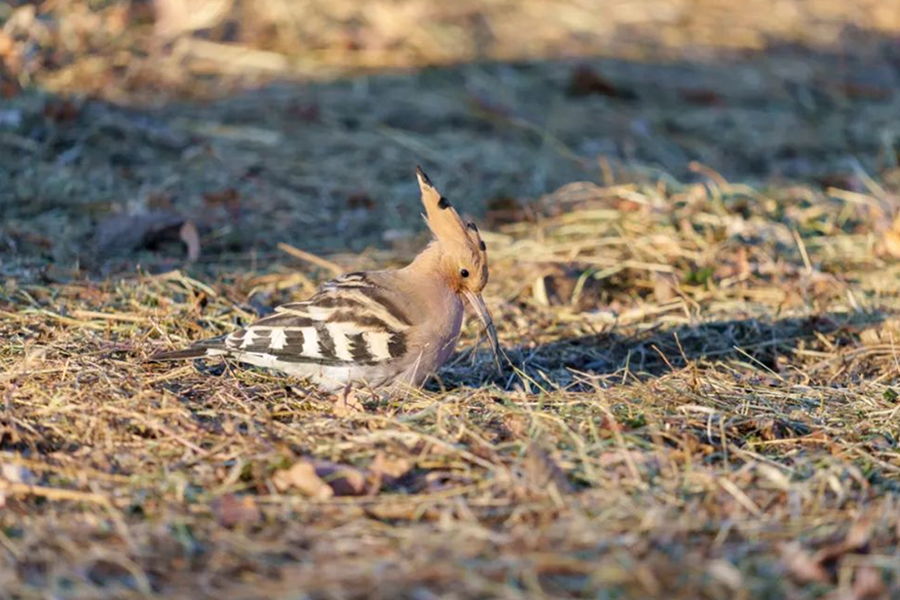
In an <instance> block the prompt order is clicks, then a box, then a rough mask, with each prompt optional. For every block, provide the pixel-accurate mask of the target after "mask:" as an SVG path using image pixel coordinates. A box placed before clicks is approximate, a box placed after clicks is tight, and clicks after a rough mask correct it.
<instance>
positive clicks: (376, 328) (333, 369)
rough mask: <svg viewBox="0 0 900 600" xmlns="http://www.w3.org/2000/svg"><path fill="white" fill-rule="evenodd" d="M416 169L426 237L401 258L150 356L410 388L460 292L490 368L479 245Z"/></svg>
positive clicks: (440, 345)
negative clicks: (406, 260)
mask: <svg viewBox="0 0 900 600" xmlns="http://www.w3.org/2000/svg"><path fill="white" fill-rule="evenodd" d="M416 175H417V177H418V180H419V189H420V191H421V194H422V204H423V205H424V207H425V215H424V216H425V221H426V223H427V224H428V227H429V229H431V231H432V233H433V234H434V237H435V239H434V241H432V242H431V243H430V244H429V245H428V246H427V247H426V248H425V249H424V250H422V252H420V253H419V254H418V255H417V256H416V257H415V259H413V261H412V262H411V263H410V264H409V265H407V266H406V267H404V268H402V269H396V270H384V271H370V272H365V273H348V274H346V275H343V276H341V277H338V278H336V279H334V280H332V281H329V282H327V283H325V284H324V285H323V286H322V287H321V288H320V289H319V291H318V292H317V293H316V294H315V295H314V296H313V297H312V298H310V299H309V300H306V301H304V302H294V303H290V304H286V305H283V306H279V307H278V308H276V309H275V314H273V315H270V316H268V317H264V318H262V319H260V320H258V321H256V322H255V323H252V324H251V325H249V326H247V327H245V328H243V329H241V330H238V331H236V332H234V333H232V334H230V335H229V336H227V337H222V338H215V339H211V340H204V341H201V342H198V343H196V344H195V345H193V346H191V347H190V348H188V349H186V350H179V351H175V352H164V353H160V354H157V355H155V356H154V357H153V358H154V359H157V360H163V359H177V358H199V357H204V356H227V357H231V358H234V359H236V360H238V361H241V362H246V363H250V364H254V365H258V366H263V367H269V368H272V369H276V370H279V371H282V372H285V373H287V374H289V375H295V376H298V377H304V378H308V379H310V380H311V381H313V382H314V383H316V384H317V385H318V386H319V387H321V388H323V389H325V390H329V391H335V390H338V389H341V388H345V387H346V386H347V385H351V384H361V385H366V386H369V387H380V386H387V385H394V384H402V385H413V386H418V385H421V384H422V383H423V382H424V381H425V379H426V378H427V377H428V376H429V375H430V374H431V373H433V372H434V371H436V370H437V369H438V368H439V367H440V366H441V365H442V364H443V363H444V362H445V361H446V360H447V359H448V358H449V357H450V355H451V354H452V353H453V349H454V348H455V347H456V342H457V340H458V338H459V332H460V326H461V324H462V318H463V312H464V311H463V307H464V304H463V300H464V299H465V300H468V302H469V303H470V304H471V305H472V308H473V309H474V310H475V313H476V314H477V315H478V317H479V319H480V320H481V321H482V323H483V324H484V326H485V328H486V330H487V333H488V338H489V340H490V343H491V349H492V351H493V352H494V358H495V360H496V362H497V365H498V368H499V360H498V356H499V345H498V343H497V335H496V332H495V330H494V326H493V323H492V321H491V316H490V313H489V312H488V310H487V307H486V306H485V304H484V300H483V299H482V297H481V291H482V290H483V289H484V286H485V284H486V283H487V280H488V267H487V253H486V248H485V244H484V242H483V241H482V239H481V236H480V235H479V234H478V228H477V227H476V226H475V224H474V223H466V222H464V221H463V220H462V219H461V218H460V216H459V214H458V213H457V212H456V210H455V209H454V208H453V206H452V205H451V204H450V202H449V201H448V200H447V199H446V198H444V197H443V196H441V194H440V193H439V192H438V191H437V189H436V188H435V187H434V185H433V184H432V183H431V181H430V180H429V179H428V177H427V176H426V175H425V173H424V172H423V171H422V170H421V169H420V168H417V169H416Z"/></svg>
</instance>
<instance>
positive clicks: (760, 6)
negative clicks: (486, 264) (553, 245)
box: [0, 0, 900, 280]
mask: <svg viewBox="0 0 900 600" xmlns="http://www.w3.org/2000/svg"><path fill="white" fill-rule="evenodd" d="M0 60H2V63H0V97H2V100H0V211H2V217H3V224H2V229H0V254H2V255H3V256H4V260H3V266H2V267H0V269H2V272H0V275H6V276H15V277H25V278H33V277H44V278H49V279H50V280H53V279H54V278H56V279H65V278H67V277H72V276H78V275H80V274H84V273H92V272H97V273H107V274H108V273H113V272H119V271H123V270H129V269H133V267H134V265H135V263H136V262H137V263H140V264H141V265H142V266H143V267H144V268H147V269H149V270H151V271H154V270H164V269H167V268H172V267H173V266H177V265H179V264H181V263H182V262H183V260H184V249H183V248H182V245H186V246H187V247H188V253H189V254H191V255H192V258H194V259H197V260H199V264H201V265H207V266H221V265H225V264H228V265H232V266H234V265H238V264H239V265H241V266H242V268H244V267H246V266H247V265H248V264H249V265H250V266H253V267H256V268H260V266H261V265H262V267H264V266H265V265H266V264H267V261H269V260H271V259H272V257H275V256H280V254H278V253H277V251H276V250H275V244H276V242H278V241H288V242H290V243H292V244H294V245H296V246H299V247H303V248H306V249H308V250H311V251H315V252H335V251H352V252H358V251H361V250H363V249H366V248H393V249H399V250H400V251H401V252H403V251H406V249H407V248H413V247H415V246H416V244H418V243H420V241H421V238H420V237H417V236H421V233H422V232H421V229H422V228H421V227H420V226H419V222H418V208H417V204H416V203H417V200H416V194H415V185H414V178H413V177H412V173H413V169H414V167H415V165H416V164H417V163H421V164H422V165H423V166H424V167H426V170H428V171H429V173H430V174H431V175H432V178H433V179H434V180H435V181H436V182H437V183H438V184H439V185H440V186H441V187H442V189H444V190H446V193H447V194H448V195H449V196H451V197H453V198H454V200H455V201H457V204H458V205H459V206H461V207H463V208H464V209H465V210H466V211H468V212H470V213H471V214H472V215H474V216H476V217H477V218H479V219H481V220H482V221H483V222H484V223H485V225H486V226H487V227H488V228H491V227H496V226H499V225H501V224H503V223H505V222H508V221H515V220H521V219H523V218H525V217H526V216H527V215H528V214H529V207H530V206H532V204H533V203H534V202H536V201H538V200H539V199H541V198H542V197H544V196H545V195H546V194H549V193H551V192H553V191H554V190H558V189H559V188H560V186H563V185H565V184H568V183H571V182H573V181H592V182H595V183H597V184H601V185H609V184H613V183H622V182H628V181H635V180H641V181H645V182H646V181H653V182H658V183H659V184H660V185H663V186H665V185H678V184H680V183H685V182H692V181H705V180H708V179H709V178H711V177H712V178H713V179H715V178H719V179H720V180H728V181H738V182H748V183H751V184H752V185H755V186H762V187H763V188H765V187H766V186H772V185H777V186H781V189H784V186H790V185H792V183H794V182H802V183H803V184H804V185H808V186H812V187H813V188H814V189H822V190H827V189H829V188H839V189H842V190H849V191H851V192H852V191H857V192H866V191H869V190H870V188H871V186H872V185H873V184H874V182H877V185H878V186H886V187H887V189H895V188H896V187H897V186H898V185H900V174H898V169H897V164H898V151H900V121H898V118H897V115H900V1H898V0H852V1H845V0H745V1H742V2H732V1H731V0H610V1H605V2H604V1H599V0H594V1H592V0H580V1H579V0H568V1H559V0H556V1H553V0H549V1H548V0H519V1H513V0H456V1H455V2H451V3H435V2H431V1H427V0H368V1H366V2H359V1H357V0H293V1H292V0H252V1H251V0H155V1H153V0H130V1H128V0H105V1H101V0H91V1H88V0H46V1H41V2H16V1H9V0H6V1H2V2H0ZM551 208H552V207H551ZM172 243H174V246H173V245H172ZM229 261H231V262H229ZM235 261H237V262H235ZM240 261H244V262H240Z"/></svg>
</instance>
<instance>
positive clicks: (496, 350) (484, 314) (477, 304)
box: [463, 290, 503, 373]
mask: <svg viewBox="0 0 900 600" xmlns="http://www.w3.org/2000/svg"><path fill="white" fill-rule="evenodd" d="M463 293H464V294H465V296H466V300H468V301H469V304H471V305H472V308H473V309H474V310H475V314H476V315H478V318H479V319H480V320H481V323H482V324H483V325H484V330H485V332H486V333H487V336H488V341H489V342H490V344H491V352H492V353H493V355H494V364H495V365H496V366H497V372H498V373H503V368H502V367H501V366H500V342H498V341H497V330H496V329H494V321H493V319H491V313H489V312H488V309H487V306H485V305H484V299H483V298H482V297H481V294H476V293H475V292H470V291H468V290H466V291H464V292H463Z"/></svg>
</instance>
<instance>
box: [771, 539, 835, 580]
mask: <svg viewBox="0 0 900 600" xmlns="http://www.w3.org/2000/svg"><path fill="white" fill-rule="evenodd" d="M781 562H782V564H784V566H785V567H786V568H787V570H788V571H789V572H790V573H791V575H793V576H794V577H795V578H796V579H797V580H798V581H800V582H803V583H810V582H820V583H824V582H827V581H828V572H827V571H826V570H825V569H824V568H823V567H822V565H821V564H819V562H818V561H817V560H816V559H815V558H814V557H813V556H812V555H811V554H810V553H809V552H807V551H806V550H805V549H804V548H803V546H801V545H800V543H799V542H788V543H786V544H782V546H781Z"/></svg>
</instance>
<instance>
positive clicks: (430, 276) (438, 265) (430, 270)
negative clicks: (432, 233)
mask: <svg viewBox="0 0 900 600" xmlns="http://www.w3.org/2000/svg"><path fill="white" fill-rule="evenodd" d="M446 262H447V261H446V257H445V255H444V252H443V249H442V248H441V245H440V244H439V243H438V242H431V243H430V244H428V245H427V246H426V247H425V249H424V250H422V251H421V252H419V254H418V255H416V257H415V258H414V259H413V261H412V262H411V263H409V264H408V265H407V266H406V267H404V268H403V269H401V271H402V272H404V274H405V275H406V276H407V277H409V278H410V279H411V280H414V281H415V280H420V281H423V282H425V281H440V282H441V283H443V284H445V285H446V286H447V287H450V278H449V276H448V270H447V264H446Z"/></svg>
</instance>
